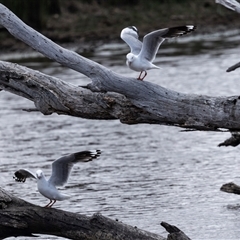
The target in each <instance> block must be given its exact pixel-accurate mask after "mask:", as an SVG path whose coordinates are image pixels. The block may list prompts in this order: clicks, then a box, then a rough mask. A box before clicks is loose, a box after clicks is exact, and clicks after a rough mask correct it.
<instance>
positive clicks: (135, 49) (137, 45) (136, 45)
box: [121, 35, 142, 55]
mask: <svg viewBox="0 0 240 240" xmlns="http://www.w3.org/2000/svg"><path fill="white" fill-rule="evenodd" d="M121 38H122V40H124V41H125V42H126V43H127V45H128V46H129V47H130V49H131V53H133V54H134V55H138V54H139V53H140V51H141V49H142V42H141V41H140V40H139V39H137V38H135V37H134V36H132V35H126V36H121Z"/></svg>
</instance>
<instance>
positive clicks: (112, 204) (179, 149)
mask: <svg viewBox="0 0 240 240" xmlns="http://www.w3.org/2000/svg"><path fill="white" fill-rule="evenodd" d="M239 42H240V32H238V31H232V32H228V33H219V34H211V35H201V36H199V35H197V36H190V37H184V38H182V39H178V40H177V41H170V42H168V43H164V45H163V46H162V48H161V49H160V51H159V55H158V57H157V58H156V61H155V63H156V65H158V66H160V67H161V68H162V69H161V70H151V71H149V72H148V76H147V78H146V81H150V82H154V83H157V84H159V85H161V86H163V87H166V88H169V89H172V90H176V91H179V92H184V93H195V94H206V95H211V96H232V95H239V91H240V78H239V76H240V70H236V71H234V72H231V73H226V71H225V70H226V69H227V68H228V67H229V66H231V65H233V64H235V63H236V62H239V61H240V44H239ZM127 51H128V49H127V47H126V45H124V44H117V43H113V44H107V45H102V46H99V47H98V48H97V49H96V51H95V53H92V54H91V55H90V58H91V59H93V60H95V61H98V62H100V63H101V64H103V65H105V66H108V67H109V68H111V69H112V70H113V71H116V72H118V73H121V74H122V75H125V76H132V77H137V75H138V73H137V72H133V71H131V70H129V69H128V68H127V67H126V66H125V56H124V54H125V53H126V52H127ZM37 57H38V58H37ZM0 59H5V60H11V61H14V62H19V61H20V62H22V63H21V64H24V65H26V66H28V67H31V68H34V69H38V70H40V71H42V72H44V73H47V74H50V75H52V76H56V77H59V78H61V79H63V80H65V81H68V82H71V83H73V84H76V85H86V84H87V83H89V82H90V80H89V79H88V78H86V77H85V76H83V75H81V74H79V73H76V72H75V71H73V70H70V69H67V68H64V67H62V66H60V65H59V64H57V63H52V62H50V61H46V59H43V58H41V57H39V56H38V55H36V56H35V55H34V54H33V55H31V54H30V55H29V54H26V55H23V54H21V55H20V59H19V54H14V55H1V56H0ZM32 107H34V105H33V103H32V102H30V101H28V100H26V99H23V98H21V97H18V96H15V95H12V94H10V93H8V92H3V91H2V92H0V111H1V118H0V129H1V131H0V163H1V165H0V172H1V175H0V182H1V185H0V187H2V188H4V189H5V190H7V191H9V192H11V193H12V194H14V195H15V196H17V197H19V198H22V199H24V200H27V201H29V202H31V203H34V204H37V205H41V206H44V205H46V204H47V203H48V200H47V199H46V198H44V197H43V196H42V195H40V194H39V193H38V192H37V187H36V183H35V182H34V180H27V181H26V182H25V183H18V182H15V181H14V180H13V178H12V176H13V173H14V172H15V171H16V170H17V169H18V168H28V169H30V170H32V171H35V170H37V169H38V168H41V169H43V170H44V172H45V175H46V176H49V175H50V173H51V162H52V161H53V160H54V159H57V158H59V157H61V156H62V155H64V154H66V153H72V152H76V151H82V150H86V149H101V150H102V155H101V158H100V159H99V160H96V161H93V162H89V163H84V164H77V165H75V167H74V169H73V171H72V175H71V177H70V179H69V182H68V184H67V185H66V187H63V188H62V190H61V191H62V192H63V193H65V194H69V195H71V196H72V197H71V198H70V199H69V200H65V201H63V202H57V203H56V204H55V205H54V207H55V208H59V209H63V210H67V211H71V212H76V213H81V214H86V215H88V216H91V215H92V214H94V213H96V212H100V213H101V214H102V215H104V216H107V217H110V218H112V219H116V218H117V219H119V220H120V221H122V222H124V223H127V224H130V225H133V226H137V227H138V228H141V229H144V230H147V231H151V232H154V233H157V234H160V235H162V236H167V233H166V231H165V230H164V229H163V228H162V227H161V226H160V225H159V224H160V222H161V221H165V222H168V223H170V224H173V225H176V226H178V227H179V228H180V229H181V230H183V231H184V232H185V233H186V234H187V235H188V236H189V237H190V238H192V239H213V240H217V239H218V240H219V239H239V235H240V204H239V203H240V197H239V196H237V195H233V194H227V193H224V192H221V191H220V190H219V189H220V187H221V185H222V184H224V183H227V182H230V181H233V182H235V183H237V184H240V165H239V147H236V148H233V147H227V148H226V147H221V148H219V147H218V146H217V145H218V144H219V143H220V142H222V141H224V140H225V139H226V138H228V137H229V136H230V134H229V133H219V132H199V131H195V132H183V131H181V129H180V128H176V127H167V126H159V125H149V124H141V125H131V126H128V125H123V124H121V123H120V122H119V121H118V120H113V121H97V120H86V119H80V118H74V117H69V116H63V115H60V116H58V115H56V114H53V115H50V116H44V115H42V114H41V113H38V112H31V113H29V112H26V111H22V109H26V108H32ZM40 238H41V239H60V238H57V237H53V236H43V235H41V237H40ZM9 239H15V238H9ZM19 239H31V238H23V237H22V238H19Z"/></svg>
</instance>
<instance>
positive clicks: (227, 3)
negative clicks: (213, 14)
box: [215, 0, 240, 72]
mask: <svg viewBox="0 0 240 240" xmlns="http://www.w3.org/2000/svg"><path fill="white" fill-rule="evenodd" d="M215 1H216V3H219V4H221V5H223V6H224V7H226V8H228V9H231V10H233V11H235V12H237V13H240V3H239V2H238V1H236V0H215ZM239 67H240V62H238V63H236V64H234V65H233V66H231V67H229V68H228V69H227V72H231V71H234V70H235V69H237V68H239Z"/></svg>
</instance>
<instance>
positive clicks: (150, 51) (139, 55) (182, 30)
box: [120, 25, 196, 80]
mask: <svg viewBox="0 0 240 240" xmlns="http://www.w3.org/2000/svg"><path fill="white" fill-rule="evenodd" d="M195 29H196V26H193V25H186V26H179V27H171V28H163V29H159V30H156V31H153V32H150V33H148V34H147V35H145V36H144V38H143V42H141V41H140V40H139V39H138V37H139V36H138V29H137V28H136V27H135V26H129V27H126V28H124V29H123V30H122V31H121V35H120V37H121V38H122V40H123V41H125V42H126V43H127V44H128V45H129V47H130V50H131V52H130V53H128V54H127V56H126V58H127V61H126V64H127V66H128V67H129V68H130V69H132V70H134V71H137V72H139V71H140V74H139V77H138V78H137V79H138V80H143V79H144V78H145V77H146V76H147V71H146V70H149V69H160V68H159V67H158V66H156V65H154V64H153V63H152V62H153V60H154V59H155V57H156V54H157V51H158V49H159V47H160V45H161V43H162V42H163V41H164V40H165V39H168V38H173V37H179V36H182V35H183V34H187V33H189V32H192V31H194V30H195ZM142 74H143V76H142Z"/></svg>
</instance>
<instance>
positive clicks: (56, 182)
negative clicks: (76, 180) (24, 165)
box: [14, 150, 101, 207]
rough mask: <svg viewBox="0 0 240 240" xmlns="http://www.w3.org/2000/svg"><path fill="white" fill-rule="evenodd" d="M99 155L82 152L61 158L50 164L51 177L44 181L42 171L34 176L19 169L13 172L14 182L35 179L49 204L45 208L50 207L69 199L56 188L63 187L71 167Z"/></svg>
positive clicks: (95, 151)
mask: <svg viewBox="0 0 240 240" xmlns="http://www.w3.org/2000/svg"><path fill="white" fill-rule="evenodd" d="M100 154H101V151H100V150H93V151H82V152H77V153H72V154H69V155H66V156H63V157H61V158H59V159H57V160H55V161H54V162H53V163H52V175H51V177H50V178H49V179H48V180H46V178H45V176H44V173H43V171H42V170H37V172H36V176H35V174H34V173H32V172H31V171H29V170H26V169H19V170H18V171H16V172H15V177H14V178H15V180H16V181H17V182H25V181H26V178H35V179H37V187H38V191H39V192H40V193H41V194H42V195H43V196H44V197H46V198H48V199H49V200H50V202H49V203H48V204H47V205H46V206H45V207H52V205H53V204H54V203H55V202H56V201H57V200H58V201H62V200H65V199H67V198H69V196H68V195H65V194H61V193H60V192H59V191H58V189H57V188H56V187H57V186H63V185H64V184H65V183H66V182H67V180H68V177H69V175H70V172H71V170H72V167H73V165H74V164H75V163H77V162H89V161H92V160H93V159H95V158H98V157H99V156H100Z"/></svg>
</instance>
